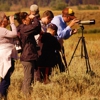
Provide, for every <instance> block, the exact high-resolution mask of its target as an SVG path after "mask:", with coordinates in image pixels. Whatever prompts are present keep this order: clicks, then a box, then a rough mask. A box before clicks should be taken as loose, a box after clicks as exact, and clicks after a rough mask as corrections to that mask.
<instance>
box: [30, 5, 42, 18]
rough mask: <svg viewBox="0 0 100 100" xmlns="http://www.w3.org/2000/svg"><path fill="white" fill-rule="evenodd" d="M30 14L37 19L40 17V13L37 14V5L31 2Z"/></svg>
mask: <svg viewBox="0 0 100 100" xmlns="http://www.w3.org/2000/svg"><path fill="white" fill-rule="evenodd" d="M30 14H32V15H34V16H35V17H37V18H38V19H40V14H39V7H38V5H36V4H33V5H31V6H30Z"/></svg>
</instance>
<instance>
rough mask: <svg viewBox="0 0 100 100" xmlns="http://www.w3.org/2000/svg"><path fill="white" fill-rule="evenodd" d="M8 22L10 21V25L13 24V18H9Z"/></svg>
mask: <svg viewBox="0 0 100 100" xmlns="http://www.w3.org/2000/svg"><path fill="white" fill-rule="evenodd" d="M9 21H10V24H13V23H14V16H13V15H12V16H10V17H9Z"/></svg>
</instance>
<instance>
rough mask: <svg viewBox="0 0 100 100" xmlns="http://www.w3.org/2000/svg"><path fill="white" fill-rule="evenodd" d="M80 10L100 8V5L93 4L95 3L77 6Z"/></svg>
mask: <svg viewBox="0 0 100 100" xmlns="http://www.w3.org/2000/svg"><path fill="white" fill-rule="evenodd" d="M77 8H78V10H98V9H99V7H98V6H93V5H86V6H84V7H82V6H80V5H79V6H77Z"/></svg>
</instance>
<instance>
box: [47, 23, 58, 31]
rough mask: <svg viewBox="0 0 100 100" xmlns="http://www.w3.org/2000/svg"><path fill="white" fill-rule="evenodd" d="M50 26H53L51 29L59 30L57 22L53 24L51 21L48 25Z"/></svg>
mask: <svg viewBox="0 0 100 100" xmlns="http://www.w3.org/2000/svg"><path fill="white" fill-rule="evenodd" d="M48 28H51V29H53V30H55V31H56V32H57V30H58V27H57V26H56V25H55V24H53V23H50V24H49V25H48Z"/></svg>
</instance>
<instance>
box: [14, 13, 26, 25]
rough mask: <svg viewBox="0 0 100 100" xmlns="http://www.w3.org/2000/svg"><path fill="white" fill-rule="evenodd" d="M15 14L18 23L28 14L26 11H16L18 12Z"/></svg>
mask: <svg viewBox="0 0 100 100" xmlns="http://www.w3.org/2000/svg"><path fill="white" fill-rule="evenodd" d="M15 16H16V17H17V19H16V20H17V22H18V23H19V24H22V19H26V17H27V16H28V13H27V12H18V13H15Z"/></svg>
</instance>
